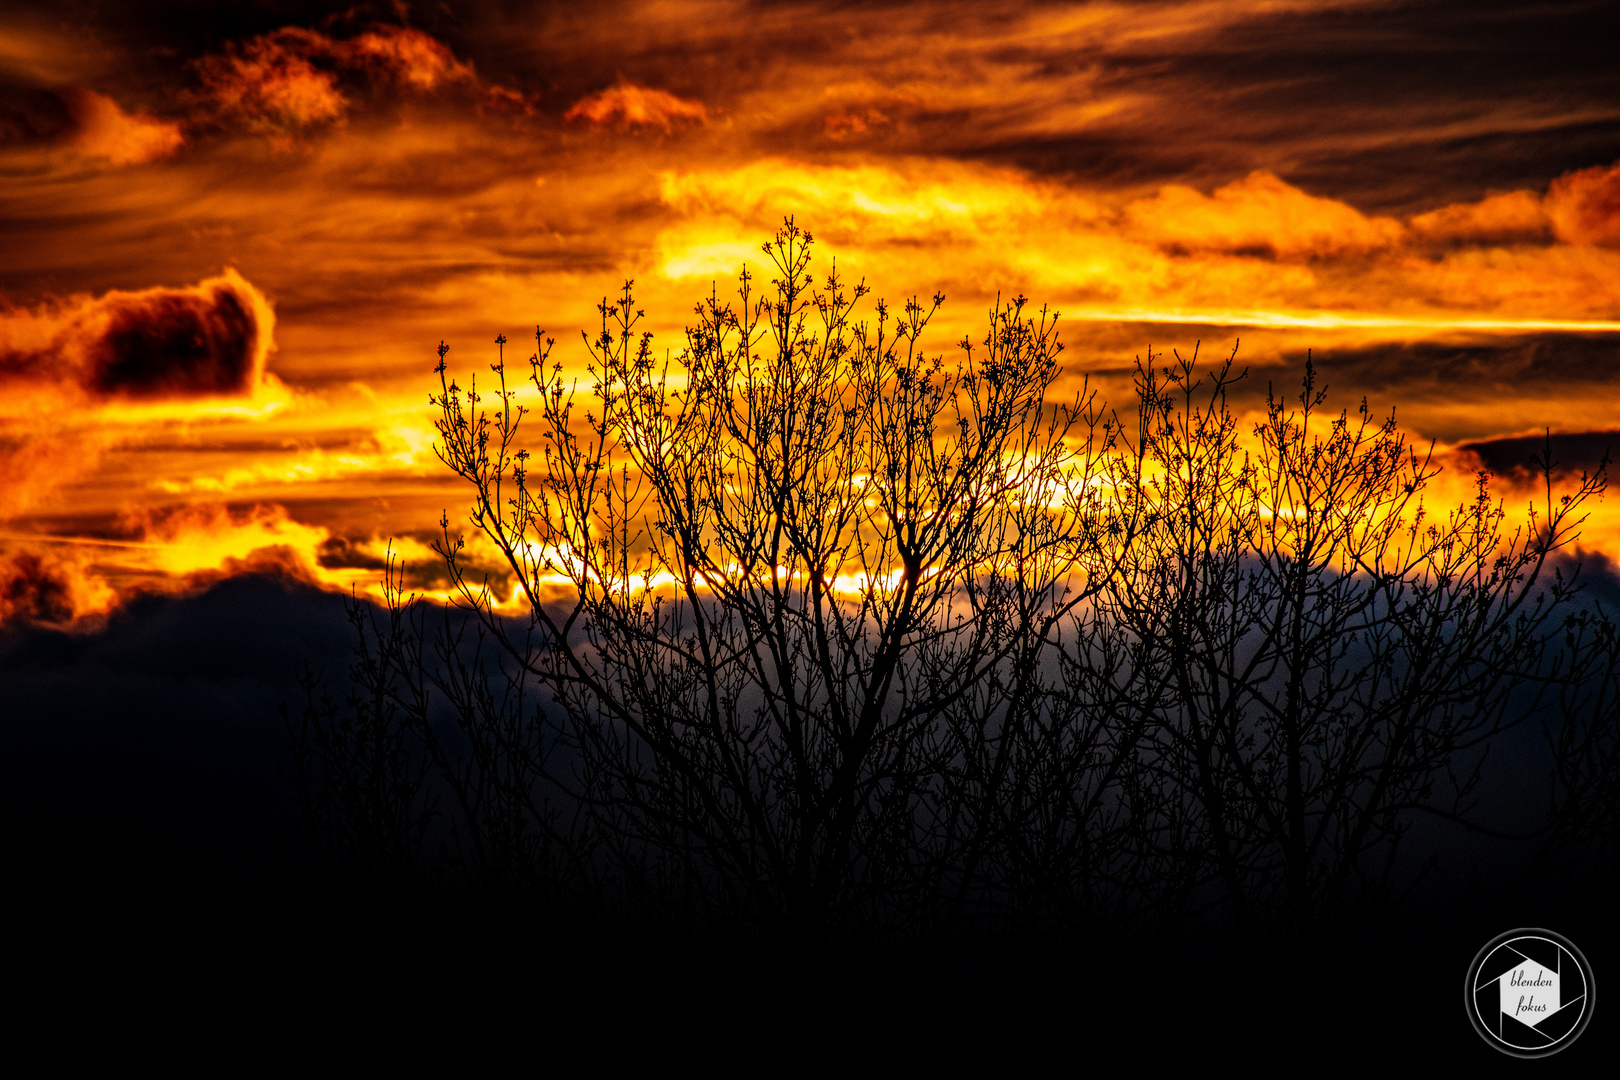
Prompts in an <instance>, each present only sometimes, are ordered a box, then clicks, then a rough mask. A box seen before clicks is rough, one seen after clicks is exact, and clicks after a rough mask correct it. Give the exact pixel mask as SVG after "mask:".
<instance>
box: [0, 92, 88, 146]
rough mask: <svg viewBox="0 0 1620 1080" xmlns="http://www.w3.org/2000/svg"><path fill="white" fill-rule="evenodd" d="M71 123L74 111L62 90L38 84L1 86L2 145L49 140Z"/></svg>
mask: <svg viewBox="0 0 1620 1080" xmlns="http://www.w3.org/2000/svg"><path fill="white" fill-rule="evenodd" d="M72 127H73V114H72V111H71V110H70V109H69V107H68V103H67V102H66V101H64V100H63V99H62V96H61V95H60V94H56V93H54V92H52V91H50V90H42V89H38V88H36V87H19V86H0V146H3V145H8V144H18V143H22V144H28V143H41V142H47V141H49V140H52V139H56V138H59V137H61V136H62V135H64V134H65V133H67V132H68V131H70V130H72Z"/></svg>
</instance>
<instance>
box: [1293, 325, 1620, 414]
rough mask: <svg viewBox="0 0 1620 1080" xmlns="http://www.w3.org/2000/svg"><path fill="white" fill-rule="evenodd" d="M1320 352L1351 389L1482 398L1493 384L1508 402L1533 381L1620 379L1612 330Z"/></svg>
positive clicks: (1324, 366) (1618, 347) (1323, 364)
mask: <svg viewBox="0 0 1620 1080" xmlns="http://www.w3.org/2000/svg"><path fill="white" fill-rule="evenodd" d="M1315 359H1316V363H1317V367H1318V369H1319V370H1321V371H1322V372H1323V373H1325V374H1326V376H1327V377H1328V378H1330V379H1332V380H1333V381H1334V382H1335V384H1337V385H1339V386H1342V387H1344V388H1345V389H1349V388H1350V387H1354V388H1356V390H1357V391H1358V392H1359V391H1392V390H1399V391H1402V392H1404V393H1415V394H1422V395H1429V394H1443V395H1447V396H1456V397H1461V396H1465V395H1466V396H1468V397H1476V396H1479V395H1482V394H1486V393H1488V392H1489V391H1490V390H1491V389H1493V388H1495V389H1498V390H1500V392H1501V393H1502V395H1503V399H1504V400H1503V404H1504V406H1510V405H1511V404H1512V401H1513V400H1514V399H1517V398H1519V397H1520V396H1522V395H1523V394H1524V392H1525V390H1526V389H1527V388H1534V387H1538V386H1540V387H1547V386H1551V385H1560V386H1564V387H1571V386H1578V385H1579V384H1582V383H1587V382H1590V383H1595V384H1610V383H1612V382H1613V381H1614V380H1616V379H1620V341H1617V340H1616V339H1615V337H1614V335H1612V334H1574V333H1565V334H1530V335H1515V336H1511V337H1501V338H1476V339H1473V340H1467V341H1451V342H1448V341H1406V342H1391V343H1381V344H1376V345H1366V346H1355V347H1346V348H1334V347H1326V348H1319V349H1317V350H1316V352H1315ZM1535 422H1537V423H1540V422H1543V421H1542V420H1540V419H1539V418H1536V419H1535Z"/></svg>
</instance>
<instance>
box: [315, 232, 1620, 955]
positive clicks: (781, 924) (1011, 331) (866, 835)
mask: <svg viewBox="0 0 1620 1080" xmlns="http://www.w3.org/2000/svg"><path fill="white" fill-rule="evenodd" d="M810 244H811V240H810V237H809V235H808V234H806V233H804V232H802V231H801V230H798V229H797V228H795V227H794V226H793V225H792V224H791V223H789V225H788V226H787V227H785V228H784V229H783V230H782V231H781V232H780V233H778V235H777V236H776V237H775V238H774V240H773V241H772V242H771V243H769V244H767V245H766V248H765V250H766V253H767V255H768V256H769V257H770V259H771V260H772V262H773V265H774V268H775V272H776V274H777V277H776V279H775V280H774V281H773V282H772V283H771V287H770V288H769V289H768V290H765V294H764V296H763V298H761V296H759V295H758V287H757V284H756V282H754V281H753V280H752V278H750V277H749V276H748V275H747V274H746V273H745V274H744V276H743V278H742V281H741V286H740V293H739V298H738V300H737V302H736V303H735V304H725V303H722V302H721V301H720V300H719V299H718V297H717V296H711V297H710V298H708V299H706V300H705V301H704V302H703V303H702V304H701V305H699V307H698V308H697V309H696V314H697V318H696V323H695V325H694V326H693V327H691V328H689V329H688V330H687V342H686V347H685V349H684V350H683V351H682V353H681V354H680V356H679V357H678V358H676V360H675V361H674V362H673V363H671V362H669V361H659V360H657V359H656V358H655V355H654V353H653V351H652V347H651V342H650V339H649V337H648V336H647V335H642V334H639V333H638V331H637V329H636V327H637V322H638V320H639V318H640V312H638V311H636V309H635V306H634V300H633V297H632V294H631V291H630V287H629V286H628V285H627V286H626V288H625V290H624V293H623V294H622V296H621V297H620V298H619V299H618V300H616V301H614V302H606V301H604V303H603V305H602V307H601V314H602V329H601V332H600V334H599V335H597V336H596V337H594V338H588V339H587V342H586V344H587V345H588V347H589V349H590V354H591V367H590V378H591V379H592V380H594V383H595V385H594V386H593V387H592V388H591V389H590V390H589V391H588V392H586V393H583V394H582V393H579V392H577V391H576V389H575V388H574V387H573V386H571V385H568V384H567V383H565V381H564V379H563V376H562V369H561V365H560V364H554V363H551V362H550V359H549V357H550V350H551V345H552V343H551V342H550V341H549V340H547V339H545V338H544V336H543V335H541V334H537V335H536V339H537V349H536V353H535V355H534V356H533V357H532V358H531V370H530V379H531V381H532V385H533V389H534V391H535V394H536V395H537V400H538V404H536V405H534V406H533V408H532V410H531V409H530V408H528V407H525V406H524V405H523V404H521V400H523V399H522V398H521V395H519V394H517V393H516V391H515V389H514V388H513V387H511V386H509V385H508V383H507V381H506V379H507V372H506V369H505V365H504V362H502V363H498V364H496V365H495V366H494V371H495V374H496V378H497V386H496V389H495V390H494V391H493V392H491V391H487V390H485V391H480V390H478V389H477V388H476V385H475V384H473V385H469V386H468V387H467V388H465V389H464V388H462V387H460V386H459V385H458V384H457V383H456V382H453V381H449V376H448V373H447V367H446V364H445V362H444V350H443V349H442V348H441V351H440V358H441V362H440V366H439V374H440V376H441V380H443V381H442V386H441V393H440V394H439V396H438V397H437V398H436V402H437V404H438V405H439V407H440V409H441V417H440V420H439V424H438V426H439V432H440V435H441V439H442V442H441V445H440V447H439V450H440V454H441V456H442V458H443V460H444V461H445V463H446V464H447V465H448V466H449V467H450V468H451V469H453V470H454V471H455V472H457V473H458V474H459V475H460V476H461V477H462V478H463V480H464V481H465V482H466V484H467V491H468V492H469V493H470V494H471V495H472V497H473V510H472V515H471V523H472V525H473V526H474V527H475V528H476V530H477V531H478V533H479V534H480V535H479V536H478V537H477V539H478V541H479V544H480V545H483V549H485V550H487V549H488V547H489V546H490V545H493V548H494V550H495V551H496V552H498V555H499V566H497V567H496V568H495V570H496V577H495V578H494V579H490V578H489V577H488V574H489V572H490V567H489V565H488V564H487V563H485V564H482V565H480V564H478V563H477V562H476V560H474V559H473V557H472V553H473V552H474V551H475V550H478V548H477V547H472V546H469V542H468V540H467V539H466V538H465V537H464V536H462V535H460V534H459V533H458V532H457V531H456V530H455V529H454V528H453V527H452V526H451V524H450V523H449V521H448V520H446V521H445V522H443V523H442V524H443V526H444V535H443V541H442V554H443V555H444V556H445V559H446V566H447V569H448V571H449V573H450V575H451V579H452V582H453V584H454V586H455V587H456V588H457V589H458V590H459V593H460V596H461V598H462V602H463V604H464V606H465V609H467V610H464V611H462V612H460V613H451V614H449V615H446V614H445V613H443V612H442V611H441V610H439V609H436V608H433V607H431V606H429V605H427V604H425V603H423V602H420V601H413V600H411V599H410V598H409V597H408V596H406V595H405V594H404V592H403V585H402V580H403V579H402V577H401V576H400V575H399V574H398V572H397V571H396V570H393V569H391V570H390V572H389V590H388V598H389V603H388V605H387V608H386V610H374V609H372V608H370V607H369V606H366V605H362V604H356V605H355V606H354V607H353V609H352V612H351V614H352V620H353V625H354V628H355V631H356V635H357V642H358V645H357V652H356V661H355V665H354V669H353V679H352V685H351V686H350V687H348V688H338V687H331V686H329V685H327V684H325V683H322V682H321V681H319V680H317V679H315V678H313V677H312V678H311V679H309V680H308V681H307V683H306V687H305V689H306V701H305V702H304V703H303V706H302V708H301V709H297V710H294V711H293V714H292V716H291V720H290V722H291V725H292V730H293V731H294V733H295V736H296V738H295V750H296V763H295V766H294V768H293V772H292V777H293V780H294V782H295V785H294V786H295V789H296V792H297V795H298V800H299V815H298V818H297V820H298V823H299V830H300V836H301V838H302V840H303V842H304V845H305V847H304V850H305V851H306V853H307V854H308V857H309V858H310V859H311V860H312V863H311V865H312V866H316V867H319V868H320V869H319V870H318V873H319V874H322V875H325V880H328V881H330V882H332V883H337V884H339V885H341V888H342V890H344V892H345V895H349V896H362V897H368V898H371V900H374V901H375V902H377V903H380V904H384V905H386V904H389V903H407V902H412V903H414V902H429V903H442V904H450V905H456V906H460V905H469V906H471V907H472V908H473V909H476V910H478V911H482V912H487V913H491V914H492V915H493V916H498V917H499V918H501V919H505V920H509V921H510V922H511V924H512V925H514V926H516V925H523V926H525V927H527V928H528V930H527V932H531V933H534V934H536V935H538V936H539V937H541V938H544V937H545V936H546V935H548V934H555V935H557V936H559V937H560V936H565V935H569V934H576V933H577V934H588V933H608V934H616V935H625V934H629V935H630V936H632V937H635V938H636V939H637V940H644V941H648V942H663V943H668V942H680V943H686V945H689V946H690V947H694V948H710V947H717V948H732V947H741V948H763V949H769V950H773V951H774V950H784V949H785V950H788V951H790V952H794V953H798V954H802V955H815V956H823V957H826V956H836V955H849V954H852V953H855V952H859V951H861V950H870V949H885V950H890V951H891V952H894V951H898V952H906V951H908V950H914V951H920V952H929V953H935V954H938V953H941V952H945V953H949V952H952V951H965V952H970V953H972V952H978V953H983V952H985V951H987V950H988V951H990V952H995V951H997V950H1010V951H1013V952H1019V951H1024V952H1030V953H1038V952H1039V951H1040V950H1042V949H1046V948H1052V947H1058V946H1062V945H1065V944H1076V943H1092V944H1094V943H1096V942H1099V941H1110V942H1116V943H1120V942H1132V941H1164V940H1181V941H1189V942H1192V941H1208V940H1220V939H1223V938H1230V937H1234V936H1235V937H1236V938H1238V939H1242V940H1272V941H1282V942H1290V943H1293V944H1294V945H1295V946H1299V945H1309V944H1310V943H1313V942H1314V943H1320V942H1329V941H1331V942H1338V943H1344V942H1352V941H1359V940H1374V939H1377V938H1378V936H1379V935H1380V934H1382V933H1385V932H1386V931H1388V930H1389V928H1390V927H1391V926H1392V925H1397V924H1399V923H1400V922H1401V921H1402V920H1404V919H1407V918H1410V917H1413V912H1415V911H1421V910H1422V909H1423V905H1424V902H1425V901H1424V897H1425V896H1429V897H1431V898H1433V903H1436V904H1441V905H1446V906H1452V907H1455V906H1456V905H1462V904H1467V903H1471V902H1472V903H1496V904H1501V903H1503V902H1504V899H1503V898H1504V897H1511V896H1515V895H1519V894H1521V893H1525V892H1534V891H1535V890H1537V889H1542V890H1546V889H1549V888H1552V889H1573V890H1578V889H1580V888H1583V887H1590V886H1592V884H1593V883H1595V882H1599V881H1602V880H1606V875H1612V873H1613V869H1614V866H1615V857H1616V827H1617V820H1620V818H1617V808H1620V798H1617V791H1616V783H1617V776H1620V757H1617V755H1620V631H1617V628H1616V625H1615V623H1614V622H1612V621H1611V619H1610V617H1609V615H1608V613H1606V612H1604V611H1602V610H1601V609H1599V608H1597V607H1595V606H1583V603H1582V595H1581V591H1580V583H1579V581H1578V580H1577V577H1576V573H1575V565H1576V564H1575V562H1574V560H1573V559H1572V558H1571V556H1570V552H1571V551H1572V550H1573V541H1574V539H1575V537H1576V536H1577V534H1578V529H1579V526H1580V524H1581V521H1582V518H1583V514H1584V512H1585V509H1586V507H1587V506H1588V505H1589V504H1590V502H1591V501H1592V500H1593V499H1594V498H1596V497H1597V496H1599V495H1600V494H1601V492H1602V491H1603V489H1604V483H1605V481H1604V475H1603V471H1602V470H1599V471H1598V472H1597V473H1595V474H1587V475H1582V476H1581V477H1579V478H1578V479H1572V480H1570V481H1569V482H1568V484H1567V485H1565V487H1566V488H1567V490H1562V489H1559V488H1557V487H1556V486H1555V484H1554V479H1553V477H1554V471H1555V463H1554V462H1553V461H1551V460H1543V461H1542V462H1541V476H1542V479H1543V492H1542V495H1541V496H1540V497H1539V499H1538V500H1537V502H1536V503H1535V505H1534V506H1533V508H1532V509H1531V510H1530V512H1529V514H1528V516H1527V517H1525V518H1524V519H1522V520H1521V519H1518V518H1515V517H1514V516H1513V515H1512V514H1510V513H1508V512H1507V511H1506V510H1505V509H1504V507H1503V505H1502V504H1501V503H1500V502H1499V501H1497V499H1496V497H1495V496H1493V495H1492V494H1491V492H1490V489H1489V487H1488V483H1487V479H1486V477H1484V476H1483V475H1482V476H1481V477H1480V479H1479V486H1478V492H1477V498H1475V499H1474V500H1473V501H1472V502H1471V503H1469V504H1468V505H1465V506H1462V507H1458V508H1455V509H1453V508H1448V507H1439V508H1436V507H1433V506H1428V505H1425V502H1424V498H1425V492H1426V490H1427V488H1428V486H1429V481H1430V480H1431V479H1432V478H1433V477H1434V476H1435V475H1436V473H1437V472H1438V467H1437V466H1436V464H1435V463H1434V462H1433V460H1432V459H1431V458H1430V457H1429V456H1428V455H1427V454H1426V453H1425V452H1424V451H1423V450H1422V448H1419V447H1414V446H1413V445H1412V444H1410V443H1409V442H1408V441H1407V439H1406V438H1405V436H1403V435H1402V433H1401V432H1400V431H1399V430H1398V428H1397V427H1396V425H1395V423H1394V420H1393V417H1390V418H1387V419H1381V418H1379V417H1378V416H1376V415H1375V414H1373V413H1372V412H1370V411H1369V408H1368V406H1367V405H1366V403H1365V402H1362V403H1361V404H1360V406H1359V408H1358V409H1356V410H1353V411H1340V412H1334V411H1331V410H1330V409H1329V408H1328V407H1327V398H1326V391H1325V389H1324V388H1322V387H1320V386H1319V385H1318V383H1317V380H1316V375H1315V372H1314V370H1313V368H1312V366H1311V365H1310V363H1309V362H1308V361H1307V363H1306V365H1305V369H1304V372H1303V374H1302V377H1301V382H1300V389H1299V392H1298V394H1297V395H1285V394H1282V393H1280V392H1279V393H1268V395H1267V402H1268V404H1267V407H1266V410H1265V413H1264V415H1263V417H1262V418H1261V419H1260V420H1259V421H1258V422H1257V423H1254V422H1251V423H1248V424H1245V423H1243V422H1241V421H1240V418H1239V417H1238V416H1237V415H1235V414H1234V412H1233V411H1232V410H1231V408H1230V407H1229V406H1228V400H1227V399H1228V391H1229V390H1230V389H1231V388H1232V386H1233V385H1234V384H1235V383H1236V382H1237V381H1238V380H1240V379H1242V378H1244V377H1245V376H1244V375H1243V374H1242V373H1241V372H1240V371H1239V370H1237V369H1236V367H1235V366H1234V361H1233V359H1232V358H1228V359H1226V360H1224V361H1222V362H1220V363H1216V364H1200V363H1199V362H1198V361H1197V360H1196V358H1192V359H1185V360H1184V359H1182V358H1180V357H1179V356H1177V357H1174V358H1172V359H1169V360H1167V359H1166V358H1165V357H1162V356H1156V355H1153V354H1151V353H1150V354H1149V355H1148V356H1147V357H1146V358H1144V359H1141V360H1139V362H1138V365H1137V375H1136V383H1135V401H1134V402H1133V403H1132V407H1131V408H1129V409H1115V408H1111V407H1109V406H1108V405H1106V404H1105V403H1103V402H1102V401H1101V400H1099V398H1098V396H1097V395H1096V394H1095V393H1093V392H1091V391H1090V390H1088V389H1082V390H1081V391H1080V393H1079V394H1078V395H1076V396H1075V397H1074V398H1072V399H1069V400H1068V401H1066V402H1058V401H1054V400H1053V399H1052V391H1053V387H1054V383H1055V381H1056V380H1057V378H1058V374H1059V368H1058V364H1057V358H1058V354H1059V352H1060V350H1061V345H1060V344H1059V341H1058V337H1057V332H1056V317H1055V316H1053V315H1050V314H1049V313H1047V312H1046V311H1044V310H1043V311H1041V312H1038V313H1037V312H1034V311H1033V310H1032V309H1031V308H1030V306H1029V305H1028V303H1027V302H1026V301H1025V300H1024V299H1023V298H1022V297H1019V298H1017V299H1015V300H1013V301H1011V302H1009V303H1005V304H999V305H998V306H997V307H995V308H994V309H993V310H992V311H991V312H990V321H989V326H988V329H987V331H986V333H985V336H984V337H983V338H982V340H980V341H978V342H970V341H964V342H963V343H962V344H961V356H960V359H959V360H958V361H956V362H955V363H954V364H951V363H947V362H946V361H945V360H944V359H943V358H941V357H939V356H935V355H931V354H929V353H928V352H926V351H925V350H924V349H923V348H922V346H921V338H922V335H923V333H924V330H925V328H926V326H927V324H928V322H929V320H930V318H931V316H932V315H933V313H934V312H935V311H936V310H937V309H938V306H939V304H940V303H941V302H942V300H941V298H938V297H936V298H935V299H934V301H933V304H932V306H930V305H927V304H919V303H916V302H912V303H908V304H906V305H905V306H904V307H903V309H902V310H900V311H898V312H896V311H893V310H891V309H889V308H887V307H886V306H885V305H883V304H882V303H881V302H879V303H878V304H877V306H876V308H875V311H874V313H873V314H872V315H871V316H870V317H869V318H867V319H866V320H865V321H862V320H860V319H858V318H857V317H856V314H855V311H856V306H857V303H858V302H859V301H860V300H861V299H862V298H863V297H864V296H865V294H866V292H867V289H866V287H865V286H864V284H863V285H858V286H855V287H853V288H851V287H848V286H847V285H846V284H845V283H844V282H842V281H841V280H839V279H838V278H837V276H836V275H833V276H829V277H827V278H826V279H825V280H824V281H823V282H822V283H821V285H820V287H819V288H818V287H816V284H815V282H814V280H813V278H812V276H811V274H810V271H809V261H810V257H809V250H810ZM502 344H503V345H504V341H502ZM526 400H531V401H532V400H535V396H534V395H530V396H529V397H528V398H527V399H526ZM520 431H521V434H522V436H523V437H522V438H520ZM514 583H515V585H516V587H517V590H518V593H517V595H520V596H522V597H523V598H525V604H524V605H523V606H524V607H525V608H526V610H525V611H524V612H523V613H521V614H518V615H514V614H513V613H512V612H511V611H510V610H509V609H499V610H498V609H497V606H496V604H495V602H494V599H493V597H494V596H495V595H496V593H497V592H499V593H502V594H504V593H505V591H506V589H507V587H508V586H510V585H512V584H514ZM469 610H470V611H471V612H473V613H475V614H476V616H477V617H476V618H470V617H468V614H467V612H468V611H469ZM1582 882H1586V883H1587V884H1586V885H1585V886H1583V885H1582V884H1581V883H1582ZM1553 883H1556V884H1553ZM1482 896H1484V897H1485V899H1484V900H1482V899H1481V897H1482ZM1431 913H1432V905H1431Z"/></svg>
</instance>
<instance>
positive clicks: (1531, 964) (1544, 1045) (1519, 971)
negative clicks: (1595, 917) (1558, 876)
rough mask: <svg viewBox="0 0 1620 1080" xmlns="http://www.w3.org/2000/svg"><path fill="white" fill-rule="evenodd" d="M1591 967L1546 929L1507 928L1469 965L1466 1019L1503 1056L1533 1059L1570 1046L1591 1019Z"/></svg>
mask: <svg viewBox="0 0 1620 1080" xmlns="http://www.w3.org/2000/svg"><path fill="white" fill-rule="evenodd" d="M1596 990H1597V986H1596V984H1595V983H1594V982H1593V979H1592V968H1591V966H1590V965H1589V964H1587V962H1586V957H1585V956H1583V955H1581V951H1580V950H1579V949H1577V948H1576V947H1575V946H1574V945H1573V944H1572V943H1571V942H1570V940H1569V939H1568V938H1566V937H1564V936H1563V935H1561V934H1555V933H1553V932H1552V931H1551V930H1532V929H1524V930H1510V931H1508V932H1507V933H1505V934H1499V935H1498V936H1497V937H1495V938H1493V939H1492V940H1491V941H1490V942H1489V943H1488V944H1486V946H1485V947H1484V948H1483V949H1481V950H1480V951H1479V955H1478V956H1476V957H1474V962H1473V963H1472V964H1470V965H1469V967H1468V981H1467V984H1466V987H1465V992H1466V994H1467V1007H1468V1019H1469V1020H1470V1021H1471V1022H1472V1023H1473V1025H1474V1030H1475V1031H1477V1032H1479V1036H1480V1038H1482V1039H1484V1040H1485V1041H1486V1042H1487V1043H1489V1044H1490V1045H1492V1046H1494V1047H1496V1049H1498V1050H1500V1051H1502V1052H1503V1053H1504V1054H1511V1055H1513V1056H1514V1057H1522V1058H1536V1057H1546V1056H1547V1055H1548V1054H1556V1053H1557V1052H1558V1051H1560V1050H1562V1049H1564V1048H1565V1047H1566V1046H1569V1045H1570V1044H1571V1043H1573V1042H1574V1041H1575V1040H1576V1039H1577V1038H1579V1037H1580V1034H1581V1032H1583V1031H1585V1030H1586V1025H1587V1024H1588V1023H1590V1022H1591V1019H1592V1007H1593V1005H1594V1003H1595V999H1596Z"/></svg>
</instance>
